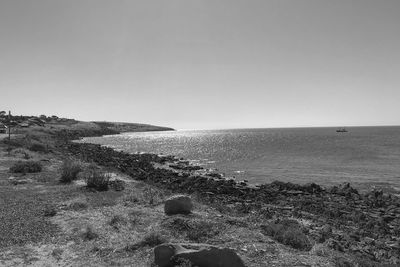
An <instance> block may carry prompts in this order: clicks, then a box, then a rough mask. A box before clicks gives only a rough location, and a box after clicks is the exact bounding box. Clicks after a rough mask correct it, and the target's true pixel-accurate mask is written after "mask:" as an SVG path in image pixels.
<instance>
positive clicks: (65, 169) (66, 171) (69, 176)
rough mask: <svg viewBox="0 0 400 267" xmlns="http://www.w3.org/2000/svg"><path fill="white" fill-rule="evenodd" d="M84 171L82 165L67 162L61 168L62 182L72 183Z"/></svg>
mask: <svg viewBox="0 0 400 267" xmlns="http://www.w3.org/2000/svg"><path fill="white" fill-rule="evenodd" d="M81 170H82V168H81V165H80V164H79V163H77V162H73V161H71V160H66V161H64V162H63V164H62V166H61V177H60V182H62V183H71V182H72V181H74V180H76V179H77V178H78V173H79V172H80V171H81Z"/></svg>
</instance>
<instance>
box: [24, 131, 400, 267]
mask: <svg viewBox="0 0 400 267" xmlns="http://www.w3.org/2000/svg"><path fill="white" fill-rule="evenodd" d="M36 130H37V129H29V130H27V131H26V132H25V133H24V134H25V135H30V136H36V138H37V139H38V140H37V142H43V143H47V145H48V146H50V147H51V148H52V151H51V152H50V154H49V155H48V156H49V157H50V158H66V157H67V158H74V159H78V158H79V159H80V160H82V162H92V163H96V164H97V165H99V166H101V167H102V168H106V169H108V170H113V172H116V173H121V175H124V177H129V179H132V180H133V181H138V183H140V184H146V186H147V185H148V186H150V187H151V188H154V189H152V190H155V192H169V193H171V194H176V193H185V194H189V195H191V196H193V197H194V198H195V199H196V201H197V202H198V203H199V204H198V205H200V206H202V207H203V210H202V212H203V213H205V214H208V216H217V217H215V218H216V219H215V220H219V219H218V218H224V219H225V221H224V223H223V224H222V225H223V226H224V227H226V226H227V225H230V226H231V224H232V223H234V224H239V225H241V226H240V227H241V229H242V230H246V231H250V230H251V231H254V232H259V233H260V234H262V235H263V236H265V238H269V237H268V234H266V232H265V231H266V230H265V227H266V225H268V224H270V223H275V224H276V223H277V222H279V221H282V220H285V219H291V220H296V221H299V222H301V224H302V226H303V227H304V231H305V233H306V236H307V237H308V238H309V239H310V240H311V241H312V244H314V245H313V247H316V246H323V247H324V248H325V247H326V249H327V250H328V251H329V253H327V254H326V255H322V256H321V255H313V254H309V253H310V252H308V251H307V252H306V253H308V255H309V257H311V258H313V259H314V258H315V257H317V256H318V257H322V258H324V257H325V258H326V261H331V262H333V261H335V260H337V258H338V257H339V256H340V257H342V258H343V259H346V260H347V261H349V262H357V261H361V259H360V258H364V259H365V260H368V261H370V262H371V264H380V263H387V264H389V263H390V264H397V263H398V260H399V259H400V255H399V253H400V252H399V248H400V246H399V241H400V240H399V237H398V236H399V233H400V232H399V231H400V220H399V214H400V200H399V198H398V197H396V196H394V195H391V194H385V193H383V192H382V191H376V190H375V191H371V192H367V193H359V192H358V191H357V190H356V189H354V188H352V187H351V185H349V184H345V185H341V186H337V187H331V188H323V187H321V186H319V185H317V184H308V185H296V184H292V183H283V182H273V183H271V184H263V185H260V186H258V187H255V186H251V185H248V184H247V183H244V182H236V181H234V180H232V179H224V178H223V177H222V176H221V175H219V174H218V173H208V174H207V173H206V174H204V175H198V174H197V173H196V171H198V167H196V166H191V165H190V164H189V163H188V162H187V161H184V160H180V159H177V158H175V157H173V156H159V155H156V154H128V153H124V152H121V151H115V150H113V149H111V148H108V147H102V146H100V145H95V144H85V143H84V144H82V143H76V142H72V140H74V139H78V138H81V137H85V136H101V135H105V134H110V133H111V134H116V132H115V131H114V132H111V131H110V129H106V128H100V129H99V128H97V129H89V130H88V129H72V128H68V127H66V128H63V129H59V130H57V131H54V130H53V131H52V132H46V133H44V132H43V131H38V132H36ZM39 133H40V134H39ZM135 183H136V182H135ZM78 185H79V184H78ZM78 185H77V186H78ZM161 203H162V202H161ZM140 207H141V209H143V210H146V212H148V213H149V214H151V213H152V212H153V211H151V210H148V209H147V206H146V207H143V206H140ZM208 216H207V217H208ZM215 220H214V221H213V223H215ZM232 220H234V221H232ZM230 221H232V222H230ZM235 227H236V226H235ZM237 227H239V226H237ZM327 229H328V230H327ZM212 240H213V239H211V241H210V242H215V241H212ZM256 240H257V238H255V237H249V238H248V240H246V242H248V243H251V242H253V243H254V242H256ZM268 240H270V239H268ZM272 240H273V238H272ZM268 242H272V241H271V240H270V241H268ZM225 243H226V244H228V243H229V242H228V241H227V240H224V241H223V243H222V244H225ZM267 244H268V243H267ZM277 245H279V242H277V243H276V244H275V243H274V246H277ZM241 246H243V244H241ZM279 246H280V245H279ZM279 249H280V250H282V251H283V250H284V251H286V252H287V248H283V247H279ZM238 251H239V252H240V254H241V256H242V257H244V258H245V259H247V262H254V264H252V265H249V266H258V265H256V264H255V262H259V261H260V262H261V261H262V260H263V258H262V257H261V256H260V255H252V253H250V251H242V250H240V249H239V250H238ZM289 251H290V250H289ZM311 251H312V250H311ZM290 253H291V254H290V255H291V256H292V257H293V258H295V257H296V255H297V254H296V253H300V252H299V251H294V252H293V251H292V252H290ZM301 253H303V252H301ZM262 254H263V257H264V256H266V255H269V254H268V253H267V252H263V253H262ZM270 254H271V255H270V256H271V257H278V256H277V254H276V252H271V253H270ZM302 255H303V254H302ZM131 256H132V255H131ZM281 260H282V261H283V259H281ZM260 266H261V265H260ZM276 266H280V265H276ZM282 266H283V265H282ZM315 266H322V265H315ZM323 266H334V265H329V264H327V265H323ZM351 266H357V265H351ZM361 266H362V265H361ZM364 266H379V265H364Z"/></svg>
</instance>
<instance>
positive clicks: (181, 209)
mask: <svg viewBox="0 0 400 267" xmlns="http://www.w3.org/2000/svg"><path fill="white" fill-rule="evenodd" d="M192 209H193V203H192V199H191V198H190V197H188V196H185V195H177V196H173V197H170V198H169V199H167V200H166V201H165V204H164V212H165V214H167V215H174V214H189V213H191V212H192Z"/></svg>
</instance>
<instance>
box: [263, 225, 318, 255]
mask: <svg viewBox="0 0 400 267" xmlns="http://www.w3.org/2000/svg"><path fill="white" fill-rule="evenodd" d="M262 231H263V233H264V234H265V235H268V236H270V237H272V238H273V239H275V240H276V241H278V242H280V243H282V244H285V245H288V246H291V247H293V248H296V249H299V250H310V249H311V248H312V245H311V243H310V241H309V239H308V237H307V236H306V235H305V234H304V233H303V231H302V227H301V225H300V224H299V223H298V222H297V221H295V220H289V219H284V220H281V221H276V222H271V223H269V224H266V225H262Z"/></svg>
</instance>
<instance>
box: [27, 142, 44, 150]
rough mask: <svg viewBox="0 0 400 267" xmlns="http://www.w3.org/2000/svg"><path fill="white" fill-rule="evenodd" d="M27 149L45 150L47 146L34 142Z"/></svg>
mask: <svg viewBox="0 0 400 267" xmlns="http://www.w3.org/2000/svg"><path fill="white" fill-rule="evenodd" d="M29 150H30V151H34V152H47V147H46V146H45V145H43V144H40V143H34V144H32V145H31V146H30V147H29Z"/></svg>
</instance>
